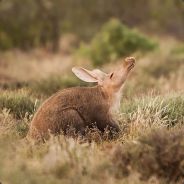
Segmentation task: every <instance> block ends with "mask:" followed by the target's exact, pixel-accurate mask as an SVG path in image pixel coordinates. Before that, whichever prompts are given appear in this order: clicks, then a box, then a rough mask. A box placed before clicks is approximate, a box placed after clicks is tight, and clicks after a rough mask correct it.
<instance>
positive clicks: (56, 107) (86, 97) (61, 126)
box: [29, 86, 109, 138]
mask: <svg viewBox="0 0 184 184" xmlns="http://www.w3.org/2000/svg"><path fill="white" fill-rule="evenodd" d="M108 108H109V107H108V104H107V100H106V96H105V94H103V92H102V91H101V89H100V87H99V86H95V87H77V88H69V89H65V90H63V91H59V92H58V93H56V94H54V95H53V96H51V97H50V98H49V99H48V100H46V101H45V102H44V103H43V105H42V106H41V107H40V108H39V109H38V112H37V113H36V114H35V116H34V118H33V120H32V122H31V127H30V131H29V136H31V137H33V138H41V137H44V138H47V137H48V130H49V131H50V133H53V134H57V133H60V132H61V131H63V132H64V133H66V131H67V129H68V128H71V127H73V128H75V129H76V131H80V133H82V134H83V132H84V130H85V127H86V126H88V127H90V126H92V124H93V123H95V122H97V121H102V122H99V128H101V126H103V125H100V124H102V123H103V121H104V120H103V119H104V118H105V117H106V114H107V113H108ZM102 128H103V127H102Z"/></svg>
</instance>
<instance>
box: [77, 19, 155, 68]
mask: <svg viewBox="0 0 184 184" xmlns="http://www.w3.org/2000/svg"><path fill="white" fill-rule="evenodd" d="M155 47H156V43H154V42H153V41H152V40H150V39H148V38H146V37H145V36H143V35H141V34H140V33H139V32H137V31H135V30H131V29H129V28H128V27H126V26H125V25H123V24H121V22H120V21H118V20H115V19H112V20H110V21H109V22H108V23H106V24H105V25H104V26H103V27H102V29H101V31H100V32H98V33H97V35H95V36H94V38H93V39H92V41H91V43H90V45H89V46H85V45H82V46H81V48H80V49H79V52H81V53H82V54H84V55H85V56H87V57H88V58H89V59H90V60H91V61H92V63H93V65H95V66H98V65H102V64H104V63H108V62H110V61H116V60H117V59H119V58H121V57H124V56H127V55H130V54H132V53H133V52H135V51H139V50H140V51H150V50H153V49H154V48H155Z"/></svg>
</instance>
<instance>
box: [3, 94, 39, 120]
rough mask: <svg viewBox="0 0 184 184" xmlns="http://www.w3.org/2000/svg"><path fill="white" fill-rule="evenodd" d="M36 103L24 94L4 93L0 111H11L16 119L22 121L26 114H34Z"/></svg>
mask: <svg viewBox="0 0 184 184" xmlns="http://www.w3.org/2000/svg"><path fill="white" fill-rule="evenodd" d="M35 105H37V104H35V101H34V100H33V99H32V98H31V97H29V95H28V94H26V93H24V92H7V91H5V92H3V93H2V94H1V96H0V109H1V110H2V109H4V108H6V109H10V113H12V114H13V115H14V116H15V117H16V118H18V119H20V118H23V117H24V116H25V114H26V113H28V114H33V112H34V110H35V108H36V107H35Z"/></svg>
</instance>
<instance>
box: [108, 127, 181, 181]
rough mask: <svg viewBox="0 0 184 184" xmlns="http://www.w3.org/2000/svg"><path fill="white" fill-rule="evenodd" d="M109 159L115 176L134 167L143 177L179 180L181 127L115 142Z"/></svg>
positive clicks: (121, 174) (126, 173) (128, 171)
mask: <svg viewBox="0 0 184 184" xmlns="http://www.w3.org/2000/svg"><path fill="white" fill-rule="evenodd" d="M112 161H113V164H114V165H115V166H116V169H115V173H116V175H117V176H119V177H121V176H124V175H129V174H130V172H132V171H137V172H139V173H140V174H141V178H142V179H144V180H147V179H149V178H151V177H152V176H156V177H157V178H164V179H166V181H167V182H166V183H170V182H171V183H175V182H176V181H180V179H183V178H184V163H183V161H184V134H183V131H182V130H176V129H175V130H166V129H160V130H157V131H155V132H152V133H150V134H148V135H144V136H141V137H140V138H139V139H138V140H137V141H132V142H127V143H126V144H124V145H119V146H117V147H116V149H115V150H114V152H113V154H112ZM174 181H175V182H174Z"/></svg>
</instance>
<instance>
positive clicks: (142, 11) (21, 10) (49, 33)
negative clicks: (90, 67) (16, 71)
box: [0, 0, 184, 51]
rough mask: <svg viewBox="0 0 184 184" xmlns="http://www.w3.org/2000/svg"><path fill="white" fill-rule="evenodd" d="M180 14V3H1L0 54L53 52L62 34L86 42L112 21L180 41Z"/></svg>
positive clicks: (119, 0)
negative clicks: (10, 51) (15, 50)
mask: <svg viewBox="0 0 184 184" xmlns="http://www.w3.org/2000/svg"><path fill="white" fill-rule="evenodd" d="M132 4H133V5H132ZM29 10H31V11H29ZM183 10H184V5H183V1H182V0H175V1H170V0H164V1H162V2H161V1H154V2H152V1H146V0H140V1H137V2H135V1H134V0H124V1H122V0H117V1H116V3H114V1H113V0H101V1H98V0H88V1H85V0H77V1H76V0H55V1H52V0H46V1H44V0H39V1H37V0H6V1H5V0H2V1H1V2H0V50H6V49H11V48H17V47H18V48H22V49H26V50H28V49H30V48H34V47H46V48H49V49H50V50H53V51H56V50H58V49H59V37H60V36H62V35H63V33H66V32H72V33H75V34H77V35H78V36H79V37H80V38H82V39H85V40H88V39H89V38H91V37H92V36H93V35H94V34H95V33H96V32H98V30H99V28H100V27H101V25H102V24H104V23H105V22H107V21H108V20H109V19H110V18H112V17H115V18H117V19H120V21H122V22H124V23H126V24H127V25H129V26H131V27H139V28H141V29H143V30H145V31H146V32H152V33H155V32H157V33H160V34H170V35H174V36H175V37H177V38H181V39H183V29H184V27H183ZM173 15H175V16H174V18H173ZM15 17H16V22H15ZM81 17H82V18H81Z"/></svg>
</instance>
